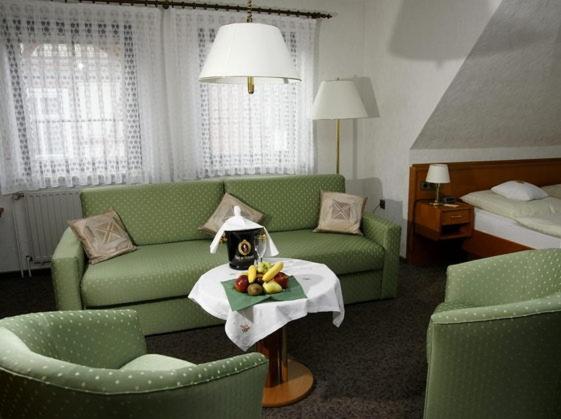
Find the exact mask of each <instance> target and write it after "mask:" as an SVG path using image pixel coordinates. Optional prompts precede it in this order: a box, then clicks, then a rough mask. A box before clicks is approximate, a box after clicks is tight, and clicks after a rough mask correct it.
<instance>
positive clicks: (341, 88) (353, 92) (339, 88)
mask: <svg viewBox="0 0 561 419" xmlns="http://www.w3.org/2000/svg"><path fill="white" fill-rule="evenodd" d="M366 117H368V114H367V113H366V109H364V104H363V103H362V100H361V98H360V95H359V94H358V90H357V88H356V86H355V84H354V82H353V81H351V80H329V81H322V82H321V84H320V86H319V90H318V93H317V95H316V98H315V100H314V104H313V105H312V119H314V120H317V119H334V120H336V121H337V122H336V128H335V129H336V138H337V167H336V173H337V174H339V155H340V149H341V145H340V143H341V119H355V118H366Z"/></svg>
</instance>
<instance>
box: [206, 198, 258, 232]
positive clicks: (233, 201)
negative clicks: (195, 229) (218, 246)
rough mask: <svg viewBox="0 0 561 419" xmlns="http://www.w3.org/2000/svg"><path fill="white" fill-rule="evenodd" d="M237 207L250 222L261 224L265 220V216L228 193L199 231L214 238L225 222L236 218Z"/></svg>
mask: <svg viewBox="0 0 561 419" xmlns="http://www.w3.org/2000/svg"><path fill="white" fill-rule="evenodd" d="M235 206H238V207H240V210H241V214H242V216H243V217H245V218H247V219H248V220H251V221H254V222H256V223H259V222H260V221H261V220H262V219H263V216H264V214H262V213H260V212H259V211H256V210H254V209H253V208H251V207H250V206H249V205H246V204H244V203H243V202H242V201H240V200H239V199H238V198H236V197H235V196H233V195H230V194H229V193H227V192H226V193H225V194H224V197H223V198H222V201H220V204H218V207H217V208H216V211H214V212H213V213H212V215H211V216H210V218H209V219H208V220H207V222H206V223H205V224H204V225H202V226H201V227H199V230H202V231H205V232H207V233H209V234H212V235H213V236H214V235H215V234H216V233H217V232H218V230H220V227H222V224H224V221H226V220H227V219H228V218H230V217H233V216H234V207H235Z"/></svg>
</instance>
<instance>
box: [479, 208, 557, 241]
mask: <svg viewBox="0 0 561 419" xmlns="http://www.w3.org/2000/svg"><path fill="white" fill-rule="evenodd" d="M475 229H476V230H477V231H481V232H482V233H487V234H491V235H492V236H496V237H500V238H502V239H505V240H510V241H512V242H515V243H520V244H522V245H524V246H527V247H531V248H532V249H551V248H561V238H559V237H554V236H550V235H548V234H543V233H540V232H539V231H535V230H531V229H529V228H527V227H524V226H522V225H520V224H518V223H517V222H516V221H515V220H513V219H511V218H507V217H503V216H502V215H497V214H493V213H492V212H489V211H485V210H482V209H480V208H475Z"/></svg>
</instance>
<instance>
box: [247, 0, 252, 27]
mask: <svg viewBox="0 0 561 419" xmlns="http://www.w3.org/2000/svg"><path fill="white" fill-rule="evenodd" d="M252 8H253V1H252V0H247V20H246V22H247V23H250V22H253V10H252Z"/></svg>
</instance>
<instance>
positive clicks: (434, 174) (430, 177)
mask: <svg viewBox="0 0 561 419" xmlns="http://www.w3.org/2000/svg"><path fill="white" fill-rule="evenodd" d="M426 181H427V182H428V183H434V184H435V185H436V197H435V199H434V203H433V205H440V185H441V184H443V183H450V173H449V172H448V166H447V165H446V164H431V165H430V166H429V172H428V173H427V178H426Z"/></svg>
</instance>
